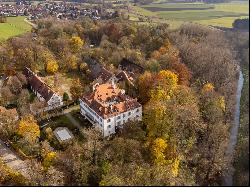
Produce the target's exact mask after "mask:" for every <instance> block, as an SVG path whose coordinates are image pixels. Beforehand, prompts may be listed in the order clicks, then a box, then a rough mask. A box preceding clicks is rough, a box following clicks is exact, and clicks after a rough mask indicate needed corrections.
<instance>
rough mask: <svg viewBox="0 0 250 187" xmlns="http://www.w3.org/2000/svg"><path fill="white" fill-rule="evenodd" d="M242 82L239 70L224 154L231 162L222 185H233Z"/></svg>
mask: <svg viewBox="0 0 250 187" xmlns="http://www.w3.org/2000/svg"><path fill="white" fill-rule="evenodd" d="M243 82H244V78H243V74H242V72H241V71H240V75H239V80H238V86H237V92H236V106H235V107H236V108H235V115H234V123H233V126H232V127H231V131H230V140H229V145H228V148H227V151H226V155H227V156H228V158H229V159H230V161H231V164H230V166H229V171H228V172H227V173H225V174H224V175H225V176H224V181H223V183H224V184H223V185H224V186H232V185H233V175H234V168H233V166H232V161H233V153H234V148H235V145H236V143H237V135H238V128H239V125H240V98H241V90H242V87H243Z"/></svg>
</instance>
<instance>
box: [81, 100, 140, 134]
mask: <svg viewBox="0 0 250 187" xmlns="http://www.w3.org/2000/svg"><path fill="white" fill-rule="evenodd" d="M80 109H81V110H80V112H81V114H82V115H83V116H85V117H86V118H87V119H88V120H89V121H90V122H91V123H92V124H93V125H95V126H97V127H99V128H100V130H101V131H102V133H103V136H104V137H106V136H109V135H111V134H114V133H115V132H116V128H117V127H122V125H123V124H125V123H126V122H128V121H134V120H136V121H141V120H142V106H140V107H138V108H135V109H132V110H129V111H126V112H123V113H120V114H117V115H115V116H112V117H109V118H106V119H104V118H103V117H102V116H99V115H98V114H97V113H96V112H95V111H94V110H92V109H91V108H90V107H89V106H88V105H87V104H86V103H85V102H84V101H82V100H81V99H80Z"/></svg>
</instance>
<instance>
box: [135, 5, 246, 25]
mask: <svg viewBox="0 0 250 187" xmlns="http://www.w3.org/2000/svg"><path fill="white" fill-rule="evenodd" d="M133 10H134V11H135V12H137V13H138V14H140V15H142V16H148V17H151V18H153V19H154V18H156V17H157V18H161V19H164V20H166V21H168V22H169V23H170V25H175V26H178V25H181V23H183V22H187V21H188V22H196V23H200V24H204V25H213V26H222V27H232V23H233V21H234V20H235V19H237V18H246V17H249V13H248V11H249V5H248V1H240V2H239V1H238V2H231V3H218V4H203V3H175V4H173V3H161V4H156V3H154V4H149V5H143V6H141V7H138V6H135V7H133ZM175 21H176V22H177V24H174V22H175Z"/></svg>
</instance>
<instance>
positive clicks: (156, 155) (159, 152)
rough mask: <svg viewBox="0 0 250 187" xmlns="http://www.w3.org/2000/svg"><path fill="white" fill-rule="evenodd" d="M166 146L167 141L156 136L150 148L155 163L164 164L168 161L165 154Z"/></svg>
mask: <svg viewBox="0 0 250 187" xmlns="http://www.w3.org/2000/svg"><path fill="white" fill-rule="evenodd" d="M166 148H167V143H166V141H165V140H163V139H162V138H156V139H155V140H154V141H153V143H152V145H151V147H150V150H151V154H152V157H153V159H154V162H155V164H159V165H162V164H165V163H166V160H165V155H164V151H165V149H166Z"/></svg>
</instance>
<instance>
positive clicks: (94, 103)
mask: <svg viewBox="0 0 250 187" xmlns="http://www.w3.org/2000/svg"><path fill="white" fill-rule="evenodd" d="M82 100H83V101H84V102H85V103H87V105H88V106H89V107H90V108H91V109H93V110H94V111H95V112H96V113H97V114H98V115H100V116H102V117H103V118H107V117H110V116H115V115H117V114H120V113H123V112H126V111H129V110H131V109H134V108H138V107H140V106H141V104H140V103H138V102H137V99H133V98H131V97H129V96H128V95H125V91H123V90H121V89H119V88H116V87H114V86H112V84H101V85H97V86H96V87H95V90H94V91H93V92H92V93H90V94H89V95H86V96H84V97H83V98H82Z"/></svg>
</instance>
